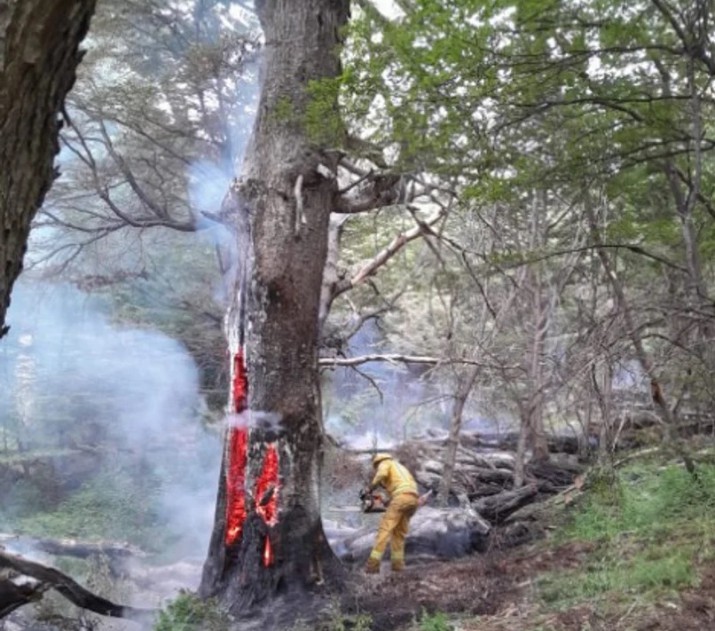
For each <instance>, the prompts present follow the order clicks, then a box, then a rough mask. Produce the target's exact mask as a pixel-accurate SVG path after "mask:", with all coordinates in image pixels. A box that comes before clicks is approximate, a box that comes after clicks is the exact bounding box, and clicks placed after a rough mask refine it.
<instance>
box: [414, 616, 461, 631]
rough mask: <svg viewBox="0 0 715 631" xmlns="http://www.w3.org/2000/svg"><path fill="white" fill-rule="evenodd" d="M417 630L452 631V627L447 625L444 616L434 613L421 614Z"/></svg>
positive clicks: (446, 619)
mask: <svg viewBox="0 0 715 631" xmlns="http://www.w3.org/2000/svg"><path fill="white" fill-rule="evenodd" d="M419 629H420V631H453V630H454V627H453V626H452V625H451V624H449V619H448V618H447V616H446V614H444V613H442V612H441V611H436V612H435V613H433V614H429V613H427V612H423V613H422V618H421V619H420V626H419Z"/></svg>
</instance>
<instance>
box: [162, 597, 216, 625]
mask: <svg viewBox="0 0 715 631" xmlns="http://www.w3.org/2000/svg"><path fill="white" fill-rule="evenodd" d="M228 629H229V620H228V617H227V616H226V614H224V613H223V612H222V611H220V610H219V608H218V607H217V605H216V603H215V602H214V601H213V600H201V599H199V598H198V597H197V596H195V595H193V594H189V593H184V594H180V595H179V596H178V597H177V598H176V599H175V600H173V601H172V602H171V603H170V604H169V605H168V606H167V607H166V608H165V609H163V610H162V611H161V612H160V613H159V618H158V620H157V622H156V625H155V626H154V631H228Z"/></svg>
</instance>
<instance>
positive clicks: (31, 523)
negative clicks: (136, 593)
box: [13, 471, 166, 550]
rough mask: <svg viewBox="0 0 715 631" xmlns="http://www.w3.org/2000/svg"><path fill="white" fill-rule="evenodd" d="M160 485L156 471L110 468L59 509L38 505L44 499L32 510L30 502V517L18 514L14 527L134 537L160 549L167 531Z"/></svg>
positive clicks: (44, 533)
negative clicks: (159, 503) (159, 506)
mask: <svg viewBox="0 0 715 631" xmlns="http://www.w3.org/2000/svg"><path fill="white" fill-rule="evenodd" d="M155 489H156V485H155V483H154V481H153V480H152V479H151V477H144V478H140V477H136V476H132V475H130V474H129V473H128V472H126V471H123V472H122V471H104V472H102V473H100V474H99V475H97V476H95V477H94V478H92V479H90V480H89V481H87V482H85V484H83V485H82V486H81V487H80V488H79V489H78V490H77V491H76V492H75V493H73V494H71V495H69V496H68V497H67V498H66V499H65V500H63V501H62V502H60V504H59V505H58V506H57V507H56V508H55V509H54V510H50V511H38V510H37V509H38V508H40V507H41V506H42V504H40V505H37V504H35V505H34V506H33V510H32V511H30V510H29V509H28V508H27V507H26V508H25V509H24V511H23V514H24V517H22V518H21V519H17V520H15V521H14V522H13V527H14V529H16V530H17V531H19V532H24V533H27V534H32V535H37V536H46V537H81V538H84V539H89V540H92V539H98V538H107V539H114V540H116V541H127V540H128V541H130V542H131V543H135V544H138V545H141V546H142V547H144V548H146V549H150V550H155V549H158V548H160V547H161V545H162V542H163V541H164V539H165V534H166V533H165V532H164V531H163V528H162V527H163V526H164V524H163V522H162V520H161V517H160V515H159V514H158V513H157V512H156V508H155V506H156V502H155Z"/></svg>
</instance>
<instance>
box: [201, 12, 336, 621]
mask: <svg viewBox="0 0 715 631" xmlns="http://www.w3.org/2000/svg"><path fill="white" fill-rule="evenodd" d="M256 9H257V11H258V15H259V18H260V20H261V24H262V26H263V29H264V33H265V39H266V50H265V58H264V83H263V88H262V93H261V100H260V103H259V108H258V118H257V121H256V124H255V127H254V131H253V136H252V139H251V143H250V146H249V148H248V151H247V154H246V158H245V161H244V165H243V176H242V178H241V180H240V181H238V182H237V183H236V185H235V186H234V187H233V190H232V192H231V194H230V195H229V197H228V198H227V201H226V203H227V204H228V208H229V210H232V211H233V212H234V213H235V215H236V217H237V224H238V233H239V252H241V253H242V260H241V262H240V268H241V269H240V273H239V274H238V284H237V287H236V292H235V298H234V302H233V305H232V307H231V309H230V310H229V314H228V318H227V322H228V334H229V346H230V350H231V353H232V356H233V357H234V360H235V359H236V358H237V357H238V355H239V353H240V352H241V351H242V350H243V348H242V347H244V345H245V354H246V358H247V368H248V410H246V411H245V412H243V414H242V417H241V421H242V422H243V421H247V422H248V423H249V434H248V446H247V452H246V454H247V455H246V457H247V463H246V466H245V480H243V479H242V480H243V481H242V490H245V496H246V516H245V520H244V521H243V522H242V530H241V531H240V535H239V536H238V537H236V538H235V540H234V539H232V538H231V537H228V538H227V531H226V526H227V517H226V513H227V511H226V509H225V506H226V501H227V499H228V500H231V493H235V492H236V488H234V487H233V486H232V484H227V483H226V480H227V476H228V475H229V473H230V471H232V470H233V468H234V466H235V462H233V461H232V458H233V455H232V453H229V452H227V453H226V455H225V457H224V465H223V471H222V479H221V481H220V483H219V498H218V502H217V512H216V519H215V525H214V533H213V537H212V540H211V544H210V549H209V553H208V558H207V561H206V564H205V566H204V575H203V579H202V584H201V588H200V592H201V593H202V594H203V595H204V596H217V597H218V598H219V599H220V600H221V601H222V602H223V603H224V604H226V605H227V606H228V607H229V608H230V609H231V611H232V612H233V613H236V614H242V613H246V612H248V611H249V610H251V608H252V606H253V605H255V604H257V603H262V602H265V601H266V600H268V599H271V600H274V599H276V598H285V599H286V600H285V602H290V599H291V598H295V597H296V596H297V595H298V594H301V595H304V594H306V593H308V592H313V593H315V592H317V591H319V590H321V589H322V588H323V587H324V586H326V585H327V586H331V585H332V586H337V585H339V584H340V579H341V576H340V571H339V565H338V562H337V559H336V558H335V557H334V555H333V554H332V552H331V550H330V547H329V545H328V543H327V541H326V539H325V536H324V534H323V529H322V524H321V520H320V510H319V501H320V496H319V479H320V463H321V453H322V451H321V449H322V437H323V429H322V423H321V404H320V390H319V373H318V361H317V343H318V320H319V307H320V292H321V281H322V277H323V269H324V265H325V260H326V251H327V243H328V225H329V218H330V212H331V208H332V207H333V204H334V202H335V199H336V196H337V191H338V188H337V180H336V179H335V178H330V177H326V176H324V175H321V174H320V173H319V172H318V171H317V170H316V169H317V167H318V166H319V164H323V165H325V166H327V167H328V169H329V170H332V171H333V172H334V171H336V169H337V165H336V163H335V158H334V157H330V156H328V155H326V154H323V153H321V152H320V151H319V150H318V149H316V143H315V139H313V138H311V137H309V135H308V131H307V130H306V128H305V125H304V122H305V113H306V110H307V108H308V107H309V106H310V104H311V98H312V96H311V93H310V86H311V85H315V83H314V82H320V81H324V80H330V79H332V78H334V77H336V76H337V75H338V74H339V72H340V61H339V56H338V52H339V50H338V47H339V44H340V39H339V38H340V33H341V30H342V27H343V26H344V25H345V23H346V22H347V19H348V1H347V0H264V1H261V2H257V3H256ZM323 92H324V90H323V91H321V95H322V93H323ZM321 98H323V99H324V98H325V96H324V95H322V96H321ZM320 105H321V108H324V109H330V106H331V105H332V106H333V107H334V106H335V100H334V98H333V100H332V103H331V102H328V103H327V104H326V103H321V104H320ZM326 105H327V107H326ZM236 411H240V406H236ZM229 435H231V432H229ZM271 458H274V459H277V466H278V471H279V478H278V484H277V486H275V487H274V488H273V490H272V492H271V491H270V490H269V491H268V492H267V493H263V492H262V490H265V489H264V488H263V487H261V483H260V480H262V479H263V474H265V472H266V467H267V466H268V464H267V463H268V462H269V460H270V459H271ZM266 496H269V497H266ZM264 502H267V504H269V505H270V504H271V503H272V502H275V503H274V506H275V507H276V512H275V514H273V516H272V518H270V519H267V518H266V513H265V510H263V509H262V506H261V505H262V504H263V503H264ZM227 542H228V543H227ZM301 598H302V597H301ZM294 602H295V601H294ZM302 602H303V605H304V606H303V611H304V613H305V605H306V601H304V600H303V601H302ZM276 604H277V603H276V601H275V600H274V604H273V605H271V609H270V613H271V615H272V616H273V618H272V622H271V624H278V623H279V622H281V621H280V620H279V618H280V614H281V613H285V615H286V619H290V617H291V615H292V616H293V618H294V613H295V612H294V610H293V609H291V608H289V607H286V608H281V607H278V606H276ZM264 611H267V610H265V609H264ZM267 624H268V623H267Z"/></svg>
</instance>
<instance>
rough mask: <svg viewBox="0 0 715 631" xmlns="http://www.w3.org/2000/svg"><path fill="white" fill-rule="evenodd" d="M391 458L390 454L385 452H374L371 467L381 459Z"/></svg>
mask: <svg viewBox="0 0 715 631" xmlns="http://www.w3.org/2000/svg"><path fill="white" fill-rule="evenodd" d="M391 459H392V456H391V455H390V454H387V453H379V454H375V455H374V456H373V457H372V466H373V467H376V466H377V465H379V464H380V463H381V462H382V461H383V460H391Z"/></svg>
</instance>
